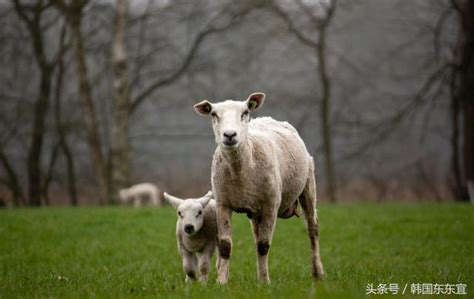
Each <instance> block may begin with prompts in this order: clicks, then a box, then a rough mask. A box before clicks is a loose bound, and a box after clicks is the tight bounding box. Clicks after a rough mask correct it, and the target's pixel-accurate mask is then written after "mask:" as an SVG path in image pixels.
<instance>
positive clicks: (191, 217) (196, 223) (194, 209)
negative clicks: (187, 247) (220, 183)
mask: <svg viewBox="0 0 474 299" xmlns="http://www.w3.org/2000/svg"><path fill="white" fill-rule="evenodd" d="M163 196H164V197H165V198H166V200H167V201H168V202H169V203H170V204H171V205H172V206H173V207H174V208H175V209H176V210H177V211H178V223H179V229H180V230H181V231H182V232H184V233H186V234H187V235H189V236H191V235H193V234H195V233H196V232H198V231H199V230H200V229H201V227H202V224H203V222H204V208H205V207H206V206H207V204H208V203H209V201H210V200H211V199H212V192H211V191H209V192H208V193H207V194H206V195H204V196H203V197H201V198H188V199H181V198H178V197H175V196H172V195H169V194H168V193H166V192H165V193H163Z"/></svg>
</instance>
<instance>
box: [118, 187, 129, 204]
mask: <svg viewBox="0 0 474 299" xmlns="http://www.w3.org/2000/svg"><path fill="white" fill-rule="evenodd" d="M119 198H120V201H121V202H122V203H125V202H127V200H128V189H120V190H119Z"/></svg>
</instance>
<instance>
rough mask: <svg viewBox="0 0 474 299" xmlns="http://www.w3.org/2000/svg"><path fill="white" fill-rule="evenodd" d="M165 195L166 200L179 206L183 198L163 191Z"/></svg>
mask: <svg viewBox="0 0 474 299" xmlns="http://www.w3.org/2000/svg"><path fill="white" fill-rule="evenodd" d="M163 196H164V197H165V198H166V200H167V201H168V202H169V203H170V204H171V205H172V206H173V207H174V208H177V207H178V206H179V205H180V204H181V203H182V202H183V200H182V199H181V198H177V197H175V196H173V195H169V194H168V193H166V192H165V193H163Z"/></svg>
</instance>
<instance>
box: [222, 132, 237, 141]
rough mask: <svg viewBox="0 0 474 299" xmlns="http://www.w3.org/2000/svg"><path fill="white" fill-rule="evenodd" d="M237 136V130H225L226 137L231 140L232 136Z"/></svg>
mask: <svg viewBox="0 0 474 299" xmlns="http://www.w3.org/2000/svg"><path fill="white" fill-rule="evenodd" d="M235 136H237V132H236V131H225V132H224V137H226V138H227V139H229V140H232V138H234V137H235Z"/></svg>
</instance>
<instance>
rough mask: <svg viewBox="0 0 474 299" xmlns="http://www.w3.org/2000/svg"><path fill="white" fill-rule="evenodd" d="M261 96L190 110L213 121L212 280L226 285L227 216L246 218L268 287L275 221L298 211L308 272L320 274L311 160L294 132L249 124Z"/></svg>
mask: <svg viewBox="0 0 474 299" xmlns="http://www.w3.org/2000/svg"><path fill="white" fill-rule="evenodd" d="M264 100H265V94H263V93H260V92H258V93H253V94H251V95H250V96H249V97H248V99H247V100H245V101H243V102H242V101H233V100H227V101H225V102H220V103H210V102H209V101H207V100H204V101H202V102H200V103H198V104H196V105H194V109H195V110H196V112H197V113H199V114H201V115H211V116H212V128H213V131H214V135H215V141H216V143H217V145H218V146H217V148H216V151H215V152H214V156H213V161H212V175H211V176H212V192H213V194H214V197H215V199H216V203H217V211H216V212H217V227H218V242H219V244H218V248H219V255H220V257H221V262H220V265H219V269H218V277H217V280H218V282H219V283H226V282H227V281H228V277H229V258H230V254H231V249H232V238H231V215H232V211H234V212H237V213H246V214H247V216H248V217H249V218H250V220H251V223H252V230H253V235H254V239H255V244H256V249H257V269H258V278H259V280H260V281H261V282H264V283H269V282H270V277H269V273H268V252H269V250H270V245H271V241H272V237H273V231H274V229H275V224H276V220H277V217H279V218H289V217H292V216H293V215H298V214H297V206H298V202H299V203H300V204H301V207H302V209H303V212H304V215H305V219H306V227H307V231H308V236H309V239H310V243H311V250H312V273H313V276H314V277H315V278H317V279H319V278H322V276H323V274H324V271H323V265H322V263H321V259H320V255H319V226H318V221H317V215H316V211H315V207H316V181H315V177H314V162H313V158H312V157H311V156H310V155H309V153H308V151H307V150H306V146H305V144H304V142H303V140H302V139H301V138H300V136H299V135H298V132H297V131H296V129H295V128H293V127H292V126H291V125H290V124H289V123H287V122H280V121H276V120H274V119H272V118H270V117H262V118H256V119H250V112H253V111H255V110H257V109H258V108H260V107H261V106H262V104H263V102H264Z"/></svg>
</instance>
